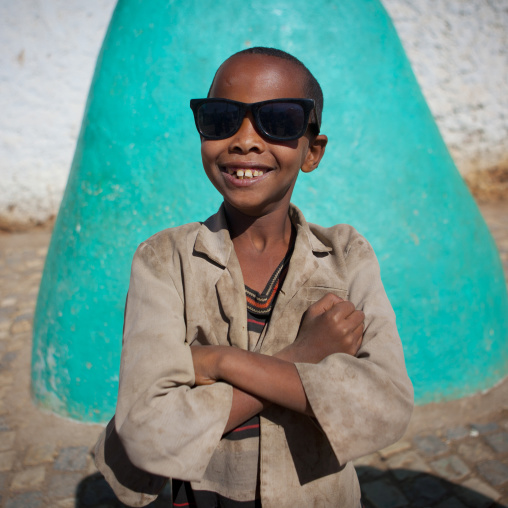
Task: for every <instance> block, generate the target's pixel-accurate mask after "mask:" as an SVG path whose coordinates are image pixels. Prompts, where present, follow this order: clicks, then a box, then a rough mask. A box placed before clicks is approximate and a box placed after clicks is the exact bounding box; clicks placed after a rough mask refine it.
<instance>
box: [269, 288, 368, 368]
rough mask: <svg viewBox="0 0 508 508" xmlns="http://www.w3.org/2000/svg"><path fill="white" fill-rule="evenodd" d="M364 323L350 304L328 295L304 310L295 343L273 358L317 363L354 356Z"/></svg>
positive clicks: (359, 342)
mask: <svg viewBox="0 0 508 508" xmlns="http://www.w3.org/2000/svg"><path fill="white" fill-rule="evenodd" d="M364 319H365V314H364V313H363V312H362V311H361V310H356V309H355V307H354V305H353V304H352V303H351V302H348V301H345V300H343V299H342V298H339V297H338V296H336V295H333V294H332V293H328V294H327V295H325V296H324V297H323V298H321V300H318V301H317V302H316V303H314V304H312V305H311V306H310V307H309V308H308V309H307V312H305V314H304V316H303V320H302V324H301V326H300V330H299V332H298V335H297V337H296V340H295V342H294V343H293V344H291V345H290V346H288V347H287V348H285V349H284V350H283V351H282V352H281V353H282V354H281V355H277V356H279V357H280V358H284V359H288V360H290V361H293V362H303V363H319V362H320V361H321V360H323V359H324V358H326V357H327V356H329V355H331V354H334V353H345V354H348V355H351V356H355V355H356V353H357V352H358V350H359V349H360V346H361V345H362V338H363V328H364V324H363V321H364ZM288 355H289V356H288Z"/></svg>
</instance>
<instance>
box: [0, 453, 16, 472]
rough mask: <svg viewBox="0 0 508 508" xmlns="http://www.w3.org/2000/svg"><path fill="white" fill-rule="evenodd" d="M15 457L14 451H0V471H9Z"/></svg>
mask: <svg viewBox="0 0 508 508" xmlns="http://www.w3.org/2000/svg"><path fill="white" fill-rule="evenodd" d="M15 459H16V452H15V451H14V450H11V451H9V452H0V471H10V470H11V469H12V466H13V465H14V460H15Z"/></svg>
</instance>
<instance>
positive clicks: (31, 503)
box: [5, 492, 43, 508]
mask: <svg viewBox="0 0 508 508" xmlns="http://www.w3.org/2000/svg"><path fill="white" fill-rule="evenodd" d="M42 506H43V505H42V494H41V493H40V492H25V493H24V494H19V495H17V496H15V497H13V498H11V499H9V500H8V501H7V503H6V504H5V508H40V507H42Z"/></svg>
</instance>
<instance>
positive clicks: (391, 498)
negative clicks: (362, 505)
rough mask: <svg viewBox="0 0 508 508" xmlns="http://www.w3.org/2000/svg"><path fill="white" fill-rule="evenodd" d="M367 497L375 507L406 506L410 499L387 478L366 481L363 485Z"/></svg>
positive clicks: (400, 507) (392, 507) (393, 507)
mask: <svg viewBox="0 0 508 508" xmlns="http://www.w3.org/2000/svg"><path fill="white" fill-rule="evenodd" d="M362 492H363V495H364V496H365V499H366V500H367V501H369V503H371V504H372V505H373V506H375V508H405V507H407V506H408V501H407V499H406V498H405V497H404V494H402V492H401V491H400V490H399V489H398V488H397V487H395V486H394V485H393V484H392V483H390V482H388V481H387V480H379V481H376V482H371V483H366V484H364V485H362Z"/></svg>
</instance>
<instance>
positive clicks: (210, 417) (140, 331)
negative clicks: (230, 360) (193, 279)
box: [115, 243, 232, 480]
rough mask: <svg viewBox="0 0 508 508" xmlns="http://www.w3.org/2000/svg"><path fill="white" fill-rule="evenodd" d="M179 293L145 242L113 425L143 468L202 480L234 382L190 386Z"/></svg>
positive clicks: (134, 278)
mask: <svg viewBox="0 0 508 508" xmlns="http://www.w3.org/2000/svg"><path fill="white" fill-rule="evenodd" d="M182 293H183V291H182V290H180V291H178V290H177V287H176V286H175V284H174V281H173V279H172V277H171V274H170V273H169V271H168V269H167V266H164V265H163V264H162V263H161V261H160V259H159V258H158V256H157V254H156V252H155V251H154V249H153V248H152V246H151V245H149V244H147V243H144V244H141V245H140V247H139V248H138V250H137V251H136V254H135V256H134V260H133V263H132V272H131V281H130V285H129V294H128V299H127V304H126V311H125V324H124V339H123V348H122V358H121V368H120V382H119V393H118V402H117V411H116V418H115V420H116V423H115V427H116V431H117V433H118V436H119V440H120V442H121V443H122V445H123V447H124V448H125V452H126V454H127V456H128V457H129V459H130V461H131V462H132V464H134V465H135V466H136V467H138V468H139V469H141V470H143V471H147V472H150V473H153V474H156V475H160V476H163V477H166V478H167V477H172V478H179V479H182V480H199V479H200V478H201V477H202V476H203V474H204V472H205V469H206V467H207V465H208V462H209V460H210V457H211V456H212V454H213V452H214V450H215V448H216V447H217V444H218V443H219V441H220V439H221V436H222V433H223V431H224V428H225V426H226V422H227V419H228V417H229V412H230V408H231V402H232V388H231V386H229V385H227V384H225V383H215V384H213V385H210V386H199V387H193V385H194V381H195V378H194V368H193V363H192V355H191V351H190V347H189V345H188V344H187V343H186V341H185V337H186V324H185V312H184V311H185V309H184V302H183V294H182Z"/></svg>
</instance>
